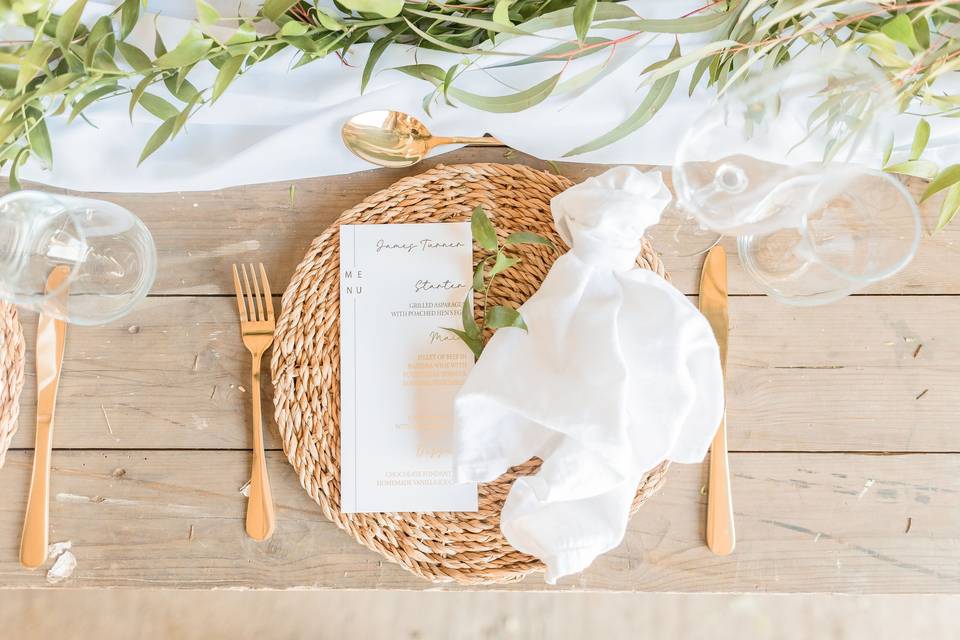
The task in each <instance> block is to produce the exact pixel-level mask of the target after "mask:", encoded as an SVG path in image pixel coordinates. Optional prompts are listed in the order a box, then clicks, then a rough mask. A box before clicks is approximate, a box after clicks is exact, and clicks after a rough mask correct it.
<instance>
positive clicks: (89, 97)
mask: <svg viewBox="0 0 960 640" xmlns="http://www.w3.org/2000/svg"><path fill="white" fill-rule="evenodd" d="M120 89H121V87H120V86H118V85H117V84H115V83H114V84H108V85H104V86H102V87H98V88H96V89H94V90H92V91H88V92H87V93H85V94H84V95H83V97H82V98H80V99H79V100H78V101H77V102H76V103H75V104H74V105H73V111H71V112H70V117H69V118H67V123H68V124H69V123H71V122H73V121H74V120H75V119H76V117H77V116H78V115H80V113H81V112H82V111H83V110H84V109H86V108H87V107H89V106H90V105H91V104H93V103H94V102H96V101H97V100H100V99H101V98H105V97H106V96H108V95H110V94H111V93H114V92H116V91H119V90H120Z"/></svg>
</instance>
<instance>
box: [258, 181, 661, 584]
mask: <svg viewBox="0 0 960 640" xmlns="http://www.w3.org/2000/svg"><path fill="white" fill-rule="evenodd" d="M572 185H573V183H572V182H571V181H570V180H569V179H567V178H564V177H563V176H558V175H554V174H552V173H546V172H543V171H537V170H534V169H531V168H529V167H526V166H523V165H501V164H472V165H456V166H443V165H440V166H437V167H436V168H434V169H432V170H430V171H427V172H426V173H423V174H420V175H417V176H413V177H409V178H404V179H402V180H400V181H399V182H397V183H395V184H393V185H392V186H390V187H388V188H387V189H384V190H383V191H380V192H378V193H375V194H374V195H372V196H370V197H369V198H367V199H366V200H364V201H363V202H361V203H360V204H358V205H357V206H355V207H354V208H352V209H350V210H348V211H345V212H344V213H343V214H342V215H341V216H340V218H339V219H338V220H337V221H336V222H335V223H334V224H333V225H331V226H330V228H329V229H327V230H326V231H325V232H324V233H323V234H322V235H321V236H320V237H318V238H316V239H315V240H314V241H313V243H312V244H311V245H310V250H309V251H308V252H307V255H306V257H305V258H304V260H303V262H301V263H300V266H299V267H298V268H297V270H296V273H295V274H294V276H293V279H292V280H291V282H290V285H289V286H288V287H287V290H286V293H284V296H283V308H282V311H281V313H280V317H279V319H278V321H277V332H276V340H275V342H274V352H273V362H272V366H273V385H274V388H275V393H274V402H275V405H276V420H277V426H278V427H279V429H280V436H281V438H282V439H283V449H284V451H285V452H286V454H287V457H288V459H289V460H290V463H291V464H292V465H293V467H294V469H296V471H297V475H298V476H299V478H300V483H301V484H302V485H303V487H304V489H306V490H307V493H308V494H309V495H310V497H312V498H313V499H314V500H315V501H316V502H317V504H318V505H320V508H321V510H322V511H323V513H324V515H325V516H326V517H327V518H329V519H330V520H331V521H333V522H334V523H335V524H336V525H337V526H339V527H340V528H341V529H343V530H345V531H347V532H349V533H350V534H351V535H352V536H353V537H354V539H356V540H357V542H359V543H360V544H363V545H365V546H367V547H369V548H370V549H373V550H374V551H376V552H378V553H380V554H381V555H383V556H384V557H385V558H387V559H389V560H391V561H393V562H396V563H399V564H400V565H402V566H403V567H404V568H406V569H408V570H409V571H411V572H413V573H415V574H416V575H418V576H421V577H423V578H426V579H427V580H431V581H434V582H449V581H456V582H459V583H461V584H484V583H495V582H510V581H514V580H519V579H521V578H523V576H525V575H526V574H528V573H530V572H532V571H542V570H543V565H542V564H541V563H540V561H539V560H537V559H536V558H533V557H531V556H528V555H526V554H524V553H521V552H519V551H517V550H516V549H514V548H513V547H511V546H510V545H509V543H507V541H506V540H505V539H504V538H503V535H502V534H501V533H500V509H501V507H502V506H503V502H504V499H505V498H506V496H507V493H508V492H509V490H510V485H511V484H512V483H513V480H514V479H515V478H516V477H517V476H520V475H527V474H530V473H533V472H534V471H536V469H537V467H538V466H539V465H540V461H539V460H536V459H534V460H531V461H529V462H527V463H525V464H523V465H520V466H518V467H515V468H513V469H511V470H510V472H508V473H506V474H504V475H503V476H501V477H500V478H498V479H497V480H496V481H494V482H491V483H487V484H483V485H480V489H479V492H480V501H479V511H478V512H477V513H371V514H349V515H348V514H343V513H341V512H340V371H339V369H340V286H339V282H340V277H339V269H340V255H339V253H340V252H339V236H338V228H339V226H340V225H341V224H382V223H403V222H455V221H462V220H469V219H470V214H471V212H472V211H473V209H474V207H476V206H477V205H481V206H483V207H484V209H486V210H487V212H488V214H489V215H490V217H491V218H492V219H493V222H494V224H495V225H496V227H497V229H498V232H499V233H501V234H503V235H507V234H510V233H512V232H514V231H533V232H535V233H539V234H541V235H544V236H547V237H548V238H550V239H551V240H553V242H554V243H555V244H556V245H557V247H559V248H560V251H565V250H566V248H567V247H566V246H565V245H564V244H563V242H562V241H561V240H560V237H559V236H558V235H557V233H556V231H555V230H554V228H553V219H552V215H551V212H550V198H552V197H553V196H555V195H557V194H558V193H560V192H561V191H564V190H565V189H567V188H569V187H571V186H572ZM519 255H520V257H521V258H522V262H521V263H520V265H518V266H516V267H514V268H512V269H509V270H508V271H505V272H503V273H502V274H500V275H499V276H498V278H497V285H496V286H495V287H494V289H493V290H492V291H491V293H490V295H491V299H493V300H496V301H497V302H498V303H513V304H515V305H519V304H520V303H522V302H523V301H525V300H526V299H527V298H528V297H529V296H530V295H531V294H533V293H534V292H535V291H536V290H537V289H538V288H539V287H540V283H541V282H543V279H544V277H545V276H546V274H547V271H548V270H549V269H550V265H551V264H553V260H554V259H556V257H557V256H559V255H560V254H559V253H557V252H552V251H550V250H549V249H547V248H545V247H533V246H531V247H524V249H523V250H522V251H521V252H520V254H519ZM637 264H638V265H639V266H641V267H644V268H646V269H652V270H654V271H656V272H658V273H660V274H664V271H663V265H662V264H661V262H660V260H659V258H658V257H657V256H656V254H655V253H654V252H653V250H652V249H651V248H650V246H649V245H648V244H647V243H646V242H644V246H643V251H642V253H641V255H640V256H639V257H638V258H637ZM666 468H667V464H666V463H663V464H661V465H660V466H658V467H656V468H655V469H653V470H652V471H650V472H649V473H648V474H647V475H646V477H644V479H643V480H642V481H641V483H640V486H639V487H638V489H637V496H636V499H635V500H634V503H633V509H634V510H636V509H637V508H638V507H639V506H640V505H641V504H642V503H643V501H644V500H646V499H647V498H648V497H650V496H651V495H652V494H653V493H654V492H655V491H656V490H657V489H658V488H659V487H660V485H661V483H662V482H663V477H664V473H665V472H666Z"/></svg>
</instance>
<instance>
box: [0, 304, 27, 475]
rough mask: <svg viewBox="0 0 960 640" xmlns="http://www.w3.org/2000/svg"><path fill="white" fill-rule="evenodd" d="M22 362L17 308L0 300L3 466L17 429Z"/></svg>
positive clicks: (0, 459)
mask: <svg viewBox="0 0 960 640" xmlns="http://www.w3.org/2000/svg"><path fill="white" fill-rule="evenodd" d="M23 361H24V343H23V331H22V330H21V329H20V322H19V320H17V308H16V307H14V306H13V305H12V304H8V303H6V302H3V301H0V467H2V466H3V460H4V458H5V457H6V455H7V449H8V448H9V447H10V441H11V440H12V439H13V434H14V433H15V432H16V431H17V416H18V415H19V414H20V390H21V389H23Z"/></svg>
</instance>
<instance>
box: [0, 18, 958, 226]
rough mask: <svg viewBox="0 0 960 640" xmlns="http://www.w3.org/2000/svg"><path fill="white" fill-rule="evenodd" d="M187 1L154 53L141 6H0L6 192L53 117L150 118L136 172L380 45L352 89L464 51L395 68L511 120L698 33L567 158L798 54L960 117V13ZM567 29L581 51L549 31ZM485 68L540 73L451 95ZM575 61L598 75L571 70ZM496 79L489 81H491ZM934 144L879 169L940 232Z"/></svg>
mask: <svg viewBox="0 0 960 640" xmlns="http://www.w3.org/2000/svg"><path fill="white" fill-rule="evenodd" d="M195 1H196V4H197V15H198V18H197V21H196V23H195V24H194V25H193V29H191V30H190V32H189V33H188V34H187V35H186V37H184V38H183V40H182V41H180V42H179V43H177V44H176V45H175V46H173V47H172V48H171V49H170V50H168V49H167V46H166V44H165V43H164V42H163V41H162V39H161V38H160V37H159V36H158V37H157V38H156V42H155V45H154V47H153V52H152V53H148V52H145V51H143V50H141V49H139V48H137V47H135V46H133V45H132V44H130V43H128V42H126V38H127V36H128V35H129V34H130V32H131V31H132V30H133V28H134V27H135V26H136V25H137V24H138V22H139V21H140V20H141V18H140V10H141V3H142V0H124V1H123V2H122V3H121V4H120V5H119V6H118V7H117V8H116V9H115V10H114V11H113V12H112V13H110V14H108V15H105V16H103V17H101V18H99V19H97V20H96V21H95V22H93V24H91V25H90V26H89V27H88V26H85V25H84V24H83V23H81V21H80V16H81V14H82V12H83V10H84V8H85V4H86V0H76V2H74V4H72V5H70V6H69V8H68V9H66V10H65V11H64V12H63V13H61V14H56V13H54V12H53V11H52V6H53V2H52V1H51V0H0V23H3V24H7V25H10V24H13V25H15V26H18V27H23V28H25V29H26V31H27V32H28V33H29V35H28V36H26V37H24V38H22V39H17V40H7V41H2V42H0V167H6V169H7V171H8V172H9V173H10V177H11V186H12V187H14V188H16V187H17V168H18V167H19V166H20V164H21V163H22V162H23V161H24V160H25V159H26V158H27V157H28V155H33V156H34V157H36V158H37V159H38V160H39V161H40V162H41V163H44V164H50V163H51V162H52V158H53V153H52V146H51V140H50V136H49V133H48V130H47V124H46V123H47V120H48V119H49V118H53V117H65V118H67V119H68V120H71V119H76V118H80V119H86V116H85V110H86V109H87V108H88V107H90V106H91V105H92V104H94V103H96V102H98V101H100V100H105V99H117V96H121V95H125V96H129V103H130V111H131V114H132V113H133V111H134V110H135V109H143V110H145V111H147V112H148V113H150V114H152V115H153V116H155V117H156V118H157V119H158V125H157V128H156V130H155V132H154V133H153V135H152V136H151V137H150V139H149V140H148V142H147V144H146V146H145V148H144V149H143V152H142V154H141V156H140V161H141V162H142V161H143V160H145V159H146V158H147V157H148V156H149V155H150V154H151V153H153V152H154V151H156V149H157V148H159V147H160V146H161V145H162V144H164V143H165V142H166V141H168V140H169V139H171V138H173V137H175V136H177V135H178V134H179V133H180V132H181V131H182V130H183V128H184V125H185V124H186V122H187V121H188V119H189V118H190V116H191V115H192V114H193V113H195V112H196V111H197V110H198V109H200V108H201V107H202V105H204V104H208V103H211V102H214V101H216V100H217V98H219V97H220V96H221V95H222V94H223V92H224V91H226V90H227V88H228V87H229V85H230V84H231V83H232V82H233V81H234V80H235V78H236V77H237V76H239V75H242V74H243V73H244V72H245V71H246V70H248V69H249V68H250V67H252V66H254V65H256V64H258V63H259V62H261V61H263V60H266V59H268V58H270V57H271V56H274V55H276V54H277V53H279V52H280V51H283V50H289V49H292V50H295V51H296V52H297V56H296V59H295V62H294V65H293V66H294V67H298V66H302V65H305V64H309V63H311V62H313V61H315V60H318V59H320V58H323V57H325V56H328V55H337V56H340V57H341V58H342V59H343V58H344V55H345V54H346V52H347V51H349V50H350V48H351V47H352V46H353V45H355V44H357V43H361V42H368V43H373V45H372V46H371V48H370V52H369V55H368V56H367V58H366V60H365V61H364V63H363V64H364V66H363V72H362V74H361V79H360V88H359V89H360V91H361V92H362V91H363V89H364V88H365V87H366V85H367V83H368V82H369V80H370V78H371V77H372V74H373V73H374V72H375V71H376V69H377V65H378V62H379V61H380V59H381V57H382V55H383V53H384V51H385V50H386V48H387V47H388V46H389V45H391V44H406V45H411V46H415V47H419V48H425V49H438V50H444V51H450V52H454V53H457V54H461V57H460V58H459V60H458V61H457V62H456V63H455V64H452V65H451V66H449V67H448V68H446V69H444V68H441V67H438V66H435V65H429V64H413V65H408V66H405V67H400V68H399V69H398V70H399V71H400V72H403V73H406V74H408V75H411V76H413V77H416V78H419V79H421V80H424V81H425V82H426V83H428V84H429V85H430V90H429V92H428V93H427V94H426V96H425V97H424V108H425V109H427V110H428V111H429V109H430V108H431V107H432V106H433V105H435V104H436V103H437V102H441V101H442V102H446V103H449V104H452V105H466V106H469V107H473V108H476V109H481V110H485V111H490V112H495V113H510V112H517V111H522V110H524V109H527V108H530V107H532V106H534V105H537V104H539V103H541V102H543V101H544V100H546V99H547V98H548V97H550V96H556V95H563V94H570V93H574V92H578V91H584V90H589V87H590V85H591V84H593V83H595V82H596V81H598V80H600V79H601V78H603V77H604V76H605V75H606V74H607V73H609V72H611V71H613V70H614V69H615V68H616V67H617V66H619V63H620V62H622V58H623V56H625V55H630V56H632V55H636V53H637V51H639V50H640V49H641V47H632V48H629V49H627V48H626V47H625V46H623V45H626V44H627V43H628V42H634V43H636V42H640V38H641V37H646V36H650V35H656V34H661V35H662V36H665V37H670V36H676V35H679V34H689V33H703V34H707V37H706V38H705V39H704V40H703V41H701V42H699V43H698V44H696V45H693V46H692V47H691V48H690V49H689V50H687V51H683V50H682V49H681V47H680V45H679V42H677V43H676V45H675V46H674V47H673V49H672V50H671V52H670V54H669V55H668V56H667V58H666V59H664V60H661V61H659V62H657V63H655V64H652V65H650V66H648V67H647V68H646V69H644V70H643V72H642V73H641V74H640V77H639V78H638V79H637V85H638V87H637V88H639V89H640V90H641V91H640V92H639V93H638V94H637V107H636V110H635V111H634V112H633V113H632V114H631V115H630V116H629V117H628V118H627V119H626V120H625V121H624V122H622V123H620V124H619V125H617V126H616V127H614V128H613V129H611V130H610V131H608V132H606V133H605V134H603V135H601V136H599V137H597V138H595V139H593V140H585V141H582V143H581V144H578V145H576V146H575V147H574V148H573V149H571V150H570V152H569V153H568V155H578V154H582V153H586V152H589V151H593V150H596V149H599V148H602V147H604V146H606V145H609V144H611V143H613V142H616V141H618V140H620V139H622V138H623V137H625V136H627V135H629V134H630V133H633V132H634V131H636V130H637V129H639V128H640V127H642V126H644V125H646V124H647V123H648V122H650V121H651V120H652V119H653V118H654V117H655V116H656V114H657V112H658V111H659V110H660V109H661V108H662V107H663V105H664V104H665V103H666V101H667V99H668V98H669V97H670V95H671V94H673V93H674V92H675V91H677V90H686V91H687V92H689V93H692V92H693V90H694V89H695V88H696V87H698V86H701V85H706V86H707V87H712V88H715V89H716V90H717V91H723V90H725V89H726V88H728V87H729V86H731V85H733V84H735V83H738V82H741V81H743V80H745V79H746V78H748V77H749V75H750V73H751V71H752V70H753V69H758V68H763V67H766V68H769V67H775V66H778V65H781V64H784V63H785V62H787V61H789V60H791V59H792V58H793V57H794V56H796V55H797V54H799V53H800V52H801V51H803V50H804V49H806V48H809V47H819V46H824V45H829V46H839V47H846V48H850V49H856V50H860V51H863V52H865V53H866V54H868V55H869V56H870V58H871V59H872V60H873V62H874V63H875V64H876V65H877V67H878V68H879V69H880V70H882V71H883V72H884V73H885V74H886V76H887V77H888V79H889V80H890V82H891V85H892V86H893V87H894V89H895V90H896V92H897V96H898V106H899V108H900V110H901V111H903V112H909V113H913V114H920V115H922V116H925V117H926V118H930V117H933V116H944V117H960V95H958V94H955V93H950V90H948V89H946V88H945V87H944V85H946V84H947V83H945V82H943V79H945V78H949V77H954V78H955V77H956V76H955V75H954V74H956V73H958V72H960V2H958V0H704V4H703V6H702V7H700V8H699V9H697V10H695V11H692V12H690V13H688V14H686V15H682V16H677V17H675V18H672V19H647V18H643V17H641V16H639V15H637V13H636V12H634V11H633V10H632V9H631V8H630V7H628V6H626V5H623V4H619V3H617V2H598V1H597V0H469V1H468V0H422V1H416V0H413V1H411V0H334V7H335V10H333V9H329V10H327V9H321V8H320V7H319V5H317V4H315V3H314V0H266V1H265V2H264V4H263V6H262V8H261V10H260V12H259V13H258V14H257V15H255V16H249V17H240V18H233V17H224V16H221V15H219V14H218V13H217V11H216V10H215V9H214V8H213V7H212V6H210V5H209V4H208V3H207V2H206V1H205V0H195ZM570 25H573V27H574V31H575V37H574V38H558V37H556V36H555V35H552V34H551V32H550V31H551V30H553V29H556V28H559V27H564V26H570ZM225 29H226V33H227V35H223V34H224V33H225ZM519 36H533V37H538V38H541V39H542V40H543V41H544V47H543V49H542V50H540V51H539V52H537V53H534V54H533V55H529V54H527V53H520V52H518V51H514V50H512V41H513V40H514V39H515V38H517V37H519ZM617 52H619V53H620V55H619V56H617V58H618V63H617V64H613V61H614V54H615V53H617ZM491 58H493V59H497V60H500V59H502V60H503V63H502V64H501V65H498V66H499V67H508V66H510V67H512V66H517V65H537V66H536V67H532V68H533V69H542V70H543V73H542V74H541V77H542V79H539V80H537V81H535V82H534V83H533V84H531V86H527V87H513V88H511V89H510V90H509V91H508V92H506V93H502V94H500V95H480V94H477V93H473V92H470V91H467V90H465V89H464V88H462V87H461V86H459V83H458V79H459V78H460V76H461V75H462V74H463V73H464V72H465V71H468V70H470V69H472V68H475V67H476V66H477V63H478V62H480V61H483V60H489V59H491ZM581 59H584V60H587V61H588V62H593V63H594V64H587V63H578V65H577V66H576V67H572V66H571V63H572V62H573V61H575V60H577V61H579V60H581ZM205 64H211V65H213V66H214V67H215V68H216V69H217V75H216V79H215V80H214V82H213V84H212V86H210V87H199V88H198V87H195V86H194V85H193V84H191V82H190V80H189V79H188V77H189V76H190V74H191V71H192V70H193V69H194V68H196V67H197V66H199V65H205ZM581 65H582V66H581ZM498 66H493V67H489V66H488V67H487V68H486V72H487V73H490V74H494V75H495V74H496V70H497V68H498ZM583 67H585V68H583ZM684 69H691V70H692V74H691V80H690V83H689V85H688V86H686V87H680V88H678V87H677V83H678V79H679V75H680V73H681V71H683V70H684ZM92 124H94V125H95V124H96V123H95V122H94V123H92ZM930 135H931V132H930V120H929V119H925V120H923V121H922V122H921V123H920V125H919V126H918V128H917V131H916V134H915V136H914V147H913V149H912V150H911V153H910V154H909V155H908V156H905V157H894V158H888V159H887V161H888V162H887V164H888V167H887V168H888V170H890V171H893V172H898V173H904V174H908V175H914V176H918V177H921V178H925V179H929V180H930V181H931V182H930V185H929V187H928V189H927V191H926V192H925V194H924V198H929V197H932V196H933V195H935V194H940V193H944V195H945V197H944V201H943V204H942V205H941V208H940V218H939V221H938V228H942V227H943V226H944V225H945V224H947V223H948V222H949V221H950V220H951V219H952V218H953V217H954V216H955V215H956V214H957V213H958V212H960V165H951V166H948V167H940V166H938V165H936V164H934V163H932V162H930V161H929V160H925V159H924V158H923V157H922V155H921V153H922V150H923V148H924V147H925V146H926V141H927V140H928V139H929V137H930ZM917 149H919V150H920V152H917Z"/></svg>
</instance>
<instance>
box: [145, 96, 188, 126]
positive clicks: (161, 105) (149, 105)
mask: <svg viewBox="0 0 960 640" xmlns="http://www.w3.org/2000/svg"><path fill="white" fill-rule="evenodd" d="M139 102H140V106H141V107H143V108H144V109H146V110H147V111H149V112H150V113H152V114H153V115H155V116H156V117H158V118H160V119H161V120H169V119H170V118H173V117H175V116H176V115H177V114H179V113H180V111H179V109H177V108H176V107H175V106H173V105H172V104H170V103H169V102H167V101H166V100H164V99H163V98H161V97H160V96H155V95H153V94H152V93H144V94H143V95H142V96H140V101H139Z"/></svg>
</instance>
